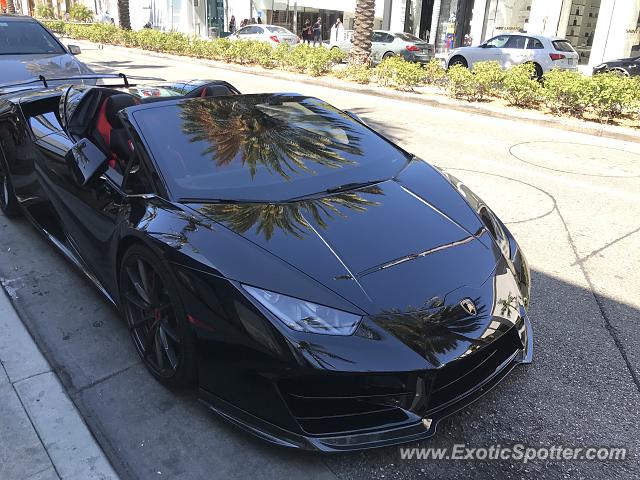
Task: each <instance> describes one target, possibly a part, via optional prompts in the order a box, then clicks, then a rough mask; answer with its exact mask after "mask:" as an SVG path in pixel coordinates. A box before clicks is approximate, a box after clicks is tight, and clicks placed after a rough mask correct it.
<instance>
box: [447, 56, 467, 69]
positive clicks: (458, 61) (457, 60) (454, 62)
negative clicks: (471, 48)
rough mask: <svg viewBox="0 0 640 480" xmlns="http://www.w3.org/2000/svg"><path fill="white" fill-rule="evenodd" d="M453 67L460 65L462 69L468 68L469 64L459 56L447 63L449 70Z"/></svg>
mask: <svg viewBox="0 0 640 480" xmlns="http://www.w3.org/2000/svg"><path fill="white" fill-rule="evenodd" d="M455 65H462V66H463V67H464V68H469V64H468V63H467V60H466V59H465V58H464V57H462V56H460V55H456V56H455V57H453V58H452V59H451V61H449V68H451V67H453V66H455Z"/></svg>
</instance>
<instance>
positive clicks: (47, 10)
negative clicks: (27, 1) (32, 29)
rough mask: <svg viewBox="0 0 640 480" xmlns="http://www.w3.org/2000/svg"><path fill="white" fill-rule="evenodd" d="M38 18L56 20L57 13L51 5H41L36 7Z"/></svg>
mask: <svg viewBox="0 0 640 480" xmlns="http://www.w3.org/2000/svg"><path fill="white" fill-rule="evenodd" d="M36 16H37V17H40V18H56V13H55V11H54V10H53V7H52V6H51V5H47V4H44V3H41V4H40V5H38V6H37V7H36Z"/></svg>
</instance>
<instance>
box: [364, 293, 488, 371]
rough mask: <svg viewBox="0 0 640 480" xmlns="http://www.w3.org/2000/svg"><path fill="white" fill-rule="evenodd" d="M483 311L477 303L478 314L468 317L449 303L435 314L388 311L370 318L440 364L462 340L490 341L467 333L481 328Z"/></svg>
mask: <svg viewBox="0 0 640 480" xmlns="http://www.w3.org/2000/svg"><path fill="white" fill-rule="evenodd" d="M477 304H478V305H479V304H480V302H477ZM485 311H486V308H485V307H484V306H480V307H479V308H478V312H477V315H476V316H473V317H470V316H469V315H467V314H466V313H465V312H463V311H462V309H461V308H460V307H459V306H458V305H454V306H450V305H449V306H446V307H444V308H442V309H440V310H438V311H436V312H435V313H432V312H429V311H415V312H407V313H402V312H399V311H395V310H391V311H388V312H384V313H381V314H378V315H375V316H372V317H371V319H372V320H373V321H374V322H376V323H377V324H378V325H380V326H381V327H382V328H384V329H385V330H387V331H388V332H390V333H391V334H393V335H394V336H395V337H397V338H398V339H399V340H401V341H402V342H404V343H405V344H406V345H407V346H409V347H410V348H411V349H412V350H413V351H415V352H416V353H419V354H420V355H423V356H424V358H425V359H427V360H428V361H429V362H430V363H431V364H432V365H434V366H439V365H440V364H441V363H442V362H441V357H442V356H443V355H445V354H446V353H447V352H450V351H452V350H455V349H456V348H458V347H460V345H461V344H462V343H464V344H471V345H482V344H486V343H488V342H489V341H490V340H489V339H480V338H475V336H471V335H470V334H473V333H474V332H476V331H477V330H478V329H479V328H480V327H481V322H480V318H481V317H482V316H483V314H484V312H485Z"/></svg>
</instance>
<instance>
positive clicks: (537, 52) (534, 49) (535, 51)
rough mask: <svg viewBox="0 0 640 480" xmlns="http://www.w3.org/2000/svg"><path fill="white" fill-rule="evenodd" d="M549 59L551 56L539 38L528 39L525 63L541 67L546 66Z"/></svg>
mask: <svg viewBox="0 0 640 480" xmlns="http://www.w3.org/2000/svg"><path fill="white" fill-rule="evenodd" d="M548 59H549V54H548V53H547V52H546V51H545V48H544V45H543V44H542V42H541V41H540V40H538V39H537V38H533V37H527V39H526V43H525V55H524V62H536V63H537V64H539V65H544V64H545V63H546V62H547V61H548Z"/></svg>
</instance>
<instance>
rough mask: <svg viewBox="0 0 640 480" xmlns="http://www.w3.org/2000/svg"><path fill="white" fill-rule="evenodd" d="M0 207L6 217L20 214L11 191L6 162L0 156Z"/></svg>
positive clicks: (11, 186)
mask: <svg viewBox="0 0 640 480" xmlns="http://www.w3.org/2000/svg"><path fill="white" fill-rule="evenodd" d="M0 209H1V210H2V212H3V213H4V214H5V215H6V216H7V217H17V216H19V215H20V206H19V205H18V200H17V199H16V196H15V193H14V192H13V185H12V184H11V178H10V177H9V175H8V173H7V169H6V164H5V163H4V161H3V160H2V158H0Z"/></svg>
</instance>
